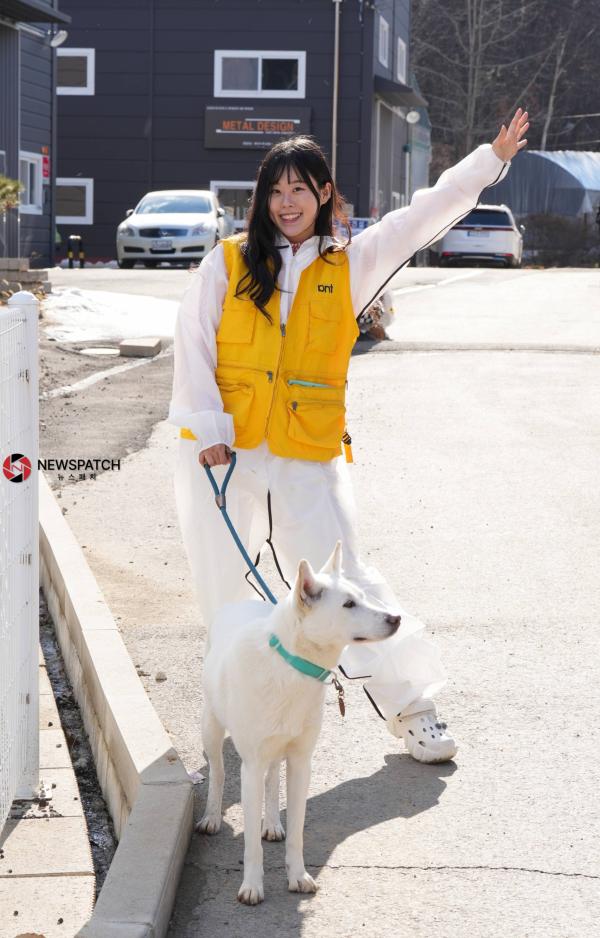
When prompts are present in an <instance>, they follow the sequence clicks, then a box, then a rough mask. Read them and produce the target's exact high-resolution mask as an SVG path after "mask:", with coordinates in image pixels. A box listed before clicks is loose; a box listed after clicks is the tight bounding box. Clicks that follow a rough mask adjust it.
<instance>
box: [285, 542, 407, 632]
mask: <svg viewBox="0 0 600 938" xmlns="http://www.w3.org/2000/svg"><path fill="white" fill-rule="evenodd" d="M292 602H293V604H294V607H295V610H296V613H297V614H298V617H299V620H300V627H301V629H302V631H303V633H304V636H305V637H306V638H307V639H308V640H309V641H311V642H313V643H314V644H315V645H321V646H326V645H342V646H343V645H348V644H350V643H351V642H378V641H381V640H382V639H384V638H389V637H390V635H393V634H394V632H396V631H397V629H398V627H399V625H400V616H394V615H391V614H390V613H388V612H386V611H385V609H380V608H377V607H376V606H374V605H373V604H371V603H369V601H368V600H367V598H366V596H365V593H364V592H363V591H362V590H361V589H359V588H358V587H357V586H355V585H354V584H353V583H352V582H351V581H350V580H347V579H346V578H345V577H344V576H343V574H342V543H341V541H338V542H337V544H336V545H335V548H334V549H333V552H332V554H331V556H330V557H329V559H328V560H327V562H326V563H325V564H324V566H323V567H321V569H320V570H319V572H318V573H316V572H315V571H314V570H313V568H312V567H311V565H310V563H309V562H308V560H301V561H300V563H299V564H298V574H297V576H296V582H295V584H294V588H293V591H292Z"/></svg>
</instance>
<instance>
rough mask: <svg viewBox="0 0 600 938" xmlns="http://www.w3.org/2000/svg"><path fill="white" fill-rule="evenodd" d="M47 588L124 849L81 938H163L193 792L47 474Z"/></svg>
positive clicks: (43, 568) (43, 547) (43, 539)
mask: <svg viewBox="0 0 600 938" xmlns="http://www.w3.org/2000/svg"><path fill="white" fill-rule="evenodd" d="M39 491H40V583H41V586H42V588H43V590H44V594H45V596H46V600H47V603H48V608H49V610H50V612H51V615H52V617H53V619H54V622H55V625H56V631H57V637H58V641H59V644H60V647H61V651H62V655H63V659H64V662H65V667H66V669H67V672H68V674H69V678H70V681H71V684H72V686H73V692H74V694H75V697H76V699H77V702H78V704H79V708H80V710H81V714H82V717H83V721H84V725H85V728H86V732H87V733H88V736H89V739H90V745H91V748H92V752H93V753H94V760H95V762H96V768H97V772H98V779H99V781H100V785H101V788H102V791H103V793H104V797H105V799H106V803H107V805H108V808H109V811H110V814H111V816H112V818H113V821H114V824H115V830H116V832H117V837H118V838H119V846H118V848H117V852H116V853H115V856H114V859H113V862H112V864H111V867H110V870H109V872H108V875H107V877H106V880H105V883H104V886H103V888H102V891H101V893H100V895H99V897H98V902H97V904H96V908H95V910H94V913H93V915H92V918H91V919H90V921H89V922H88V923H87V925H85V926H84V927H83V929H82V930H81V931H80V932H79V933H78V934H79V936H80V938H121V936H122V938H162V936H164V935H165V934H166V932H167V928H168V924H169V918H170V915H171V910H172V908H173V902H174V900H175V893H176V890H177V885H178V882H179V877H180V874H181V870H182V868H183V862H184V858H185V854H186V851H187V847H188V843H189V840H190V836H191V832H192V820H193V786H192V782H191V781H190V779H189V776H188V774H187V772H186V770H185V768H184V766H183V764H182V762H181V760H180V759H179V756H178V755H177V753H176V752H175V750H174V749H173V747H172V745H171V741H170V739H169V737H168V735H167V733H166V732H165V730H164V727H163V725H162V723H161V722H160V720H159V718H158V716H157V714H156V712H155V710H154V708H153V707H152V704H151V703H150V701H149V699H148V697H147V695H146V692H145V690H144V688H143V686H142V684H141V682H140V679H139V677H138V675H137V672H136V670H135V668H134V666H133V662H132V661H131V658H130V657H129V653H128V651H127V648H126V646H125V644H124V642H123V639H122V637H121V634H120V632H119V630H118V628H117V625H116V623H115V621H114V619H113V617H112V614H111V612H110V609H109V608H108V606H107V604H106V602H105V600H104V597H103V595H102V592H101V590H100V588H99V586H98V584H97V582H96V580H95V578H94V576H93V574H92V572H91V570H90V568H89V566H88V564H87V561H86V559H85V557H84V555H83V552H82V550H81V548H80V547H79V544H78V543H77V541H76V540H75V537H74V535H73V532H72V531H71V529H70V528H69V526H68V524H67V522H66V521H65V519H64V517H63V515H62V512H61V510H60V507H59V505H58V502H57V501H56V499H55V497H54V495H53V493H52V491H51V489H50V487H49V485H48V483H47V481H46V478H45V476H44V474H43V473H42V472H40V473H39Z"/></svg>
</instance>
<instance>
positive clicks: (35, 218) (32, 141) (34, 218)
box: [0, 0, 70, 267]
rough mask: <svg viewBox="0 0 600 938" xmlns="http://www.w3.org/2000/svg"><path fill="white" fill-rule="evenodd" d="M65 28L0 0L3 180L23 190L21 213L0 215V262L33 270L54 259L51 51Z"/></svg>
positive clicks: (39, 7) (24, 1) (25, 0)
mask: <svg viewBox="0 0 600 938" xmlns="http://www.w3.org/2000/svg"><path fill="white" fill-rule="evenodd" d="M69 22H70V18H69V17H68V16H67V15H66V14H64V13H62V12H60V11H59V10H58V9H57V4H56V3H53V2H45V0H0V173H1V174H2V175H5V176H8V177H9V178H10V179H20V180H21V182H22V183H23V186H24V189H23V191H22V193H21V196H20V200H21V204H20V207H19V209H18V210H17V209H13V210H10V211H9V212H7V213H6V216H5V217H4V218H3V217H2V216H1V215H0V258H1V257H23V258H29V260H30V264H31V266H32V267H45V266H48V264H50V263H53V257H54V223H53V214H54V199H53V196H54V185H53V182H54V164H55V159H54V157H55V154H56V121H55V117H54V114H55V109H54V106H53V104H54V93H53V89H54V65H55V54H54V48H53V45H52V43H53V42H56V39H55V36H56V30H57V27H58V26H61V25H64V24H68V23H69ZM0 266H1V264H0Z"/></svg>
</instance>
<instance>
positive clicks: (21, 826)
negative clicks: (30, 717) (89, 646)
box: [0, 648, 95, 938]
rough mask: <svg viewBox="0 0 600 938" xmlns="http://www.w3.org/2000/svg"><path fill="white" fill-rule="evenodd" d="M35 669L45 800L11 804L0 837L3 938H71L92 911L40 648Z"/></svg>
mask: <svg viewBox="0 0 600 938" xmlns="http://www.w3.org/2000/svg"><path fill="white" fill-rule="evenodd" d="M39 661H40V672H39V673H40V778H41V779H43V781H44V784H45V789H46V790H47V791H48V792H49V794H50V795H51V798H50V800H49V801H47V802H37V803H36V802H14V803H13V807H12V810H11V813H10V816H9V820H8V821H7V822H6V826H5V828H4V831H3V832H2V834H1V835H0V935H1V936H2V938H24V936H32V935H35V936H36V938H41V936H43V938H73V936H74V935H75V934H76V933H77V932H78V930H79V929H80V928H81V927H82V926H83V925H84V924H85V922H87V920H88V918H89V917H90V915H91V912H92V908H93V903H94V894H95V876H94V867H93V863H92V855H91V852H90V844H89V835H88V828H87V824H86V820H85V817H84V814H83V808H82V805H81V801H80V798H79V789H78V787H77V781H76V778H75V773H74V771H73V766H72V764H71V760H70V757H69V748H68V746H67V741H66V739H65V735H64V733H63V730H62V728H61V724H60V718H59V715H58V711H57V709H56V702H55V700H54V694H53V692H52V687H51V685H50V681H49V678H48V674H47V670H46V666H45V662H44V656H43V654H42V650H41V648H40V650H39Z"/></svg>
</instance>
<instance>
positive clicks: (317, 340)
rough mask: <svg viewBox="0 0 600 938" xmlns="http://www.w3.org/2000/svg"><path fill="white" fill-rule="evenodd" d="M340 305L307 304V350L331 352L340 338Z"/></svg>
mask: <svg viewBox="0 0 600 938" xmlns="http://www.w3.org/2000/svg"><path fill="white" fill-rule="evenodd" d="M341 318H342V310H341V307H339V306H337V305H335V304H334V303H333V302H331V303H316V302H314V301H312V302H311V303H310V305H309V317H308V339H307V342H306V348H307V351H313V352H321V353H323V352H324V353H325V354H327V355H331V354H333V352H335V351H336V349H337V347H338V343H339V340H340V321H341Z"/></svg>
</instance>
